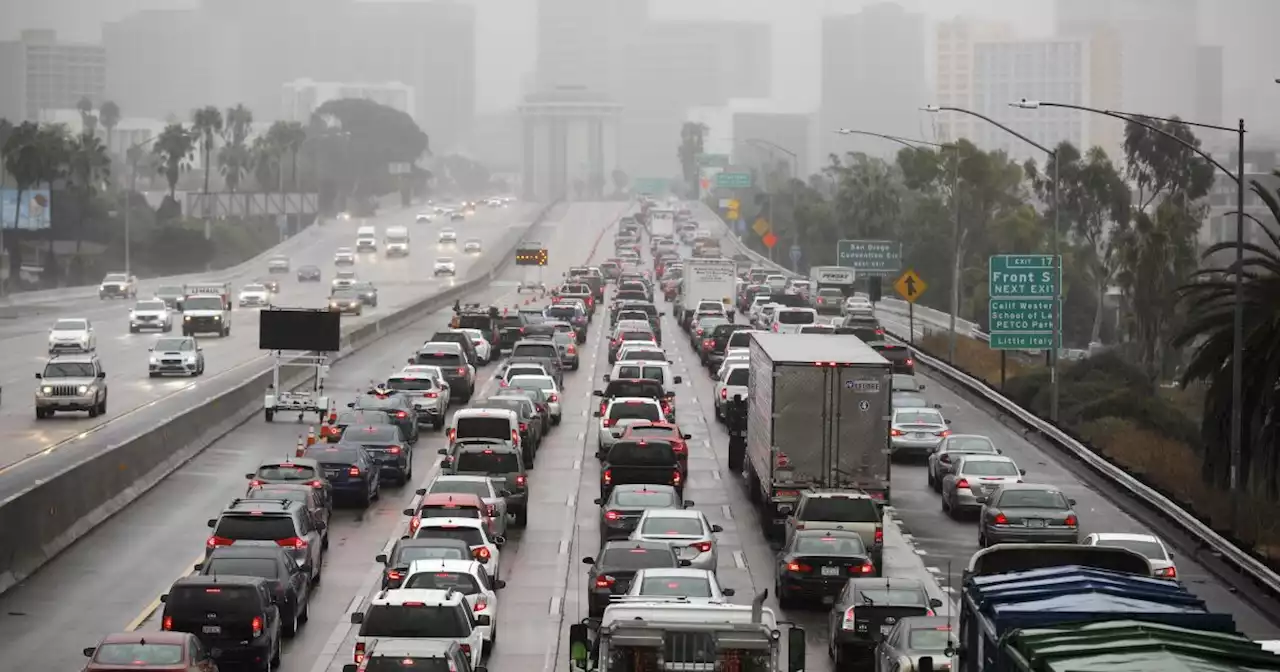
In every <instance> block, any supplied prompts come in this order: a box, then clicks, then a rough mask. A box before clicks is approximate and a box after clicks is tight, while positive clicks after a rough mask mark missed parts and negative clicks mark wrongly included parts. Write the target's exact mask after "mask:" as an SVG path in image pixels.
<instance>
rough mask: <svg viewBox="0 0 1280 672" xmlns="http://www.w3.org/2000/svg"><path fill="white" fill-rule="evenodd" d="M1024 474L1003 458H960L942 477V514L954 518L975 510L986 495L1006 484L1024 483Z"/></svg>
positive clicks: (974, 455) (982, 456) (989, 455)
mask: <svg viewBox="0 0 1280 672" xmlns="http://www.w3.org/2000/svg"><path fill="white" fill-rule="evenodd" d="M1024 473H1025V472H1023V471H1022V470H1021V469H1019V468H1018V465H1017V464H1015V463H1014V461H1013V460H1012V459H1010V458H1008V457H1005V456H1004V455H991V454H973V455H958V456H956V458H955V459H954V461H953V462H952V463H951V465H950V468H949V469H948V470H947V471H946V472H945V473H943V475H942V483H941V486H940V489H939V492H941V493H942V511H943V513H946V514H947V515H949V516H951V517H952V518H959V517H960V516H961V514H964V513H969V512H973V511H976V510H978V509H980V508H982V501H981V498H982V497H983V496H985V495H988V494H990V493H991V492H992V491H993V490H995V489H996V488H998V487H1000V486H1001V485H1004V484H1006V483H1021V482H1022V476H1023V474H1024Z"/></svg>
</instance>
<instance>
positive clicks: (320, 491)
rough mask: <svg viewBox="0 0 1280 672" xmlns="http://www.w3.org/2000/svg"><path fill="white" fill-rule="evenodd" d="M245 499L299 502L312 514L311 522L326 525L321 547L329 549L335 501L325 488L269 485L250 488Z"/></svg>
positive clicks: (323, 530)
mask: <svg viewBox="0 0 1280 672" xmlns="http://www.w3.org/2000/svg"><path fill="white" fill-rule="evenodd" d="M244 496H245V499H288V500H293V501H295V502H298V503H300V504H302V505H303V506H305V507H306V508H307V511H310V512H311V520H312V521H314V522H317V523H324V528H323V529H322V530H321V531H320V537H321V546H322V547H323V548H326V549H327V548H329V520H330V519H331V518H333V500H332V499H328V498H327V497H326V491H325V489H324V488H317V487H314V486H313V485H311V484H310V483H267V484H263V485H259V486H256V487H252V488H249V490H248V491H246V492H245V495H244Z"/></svg>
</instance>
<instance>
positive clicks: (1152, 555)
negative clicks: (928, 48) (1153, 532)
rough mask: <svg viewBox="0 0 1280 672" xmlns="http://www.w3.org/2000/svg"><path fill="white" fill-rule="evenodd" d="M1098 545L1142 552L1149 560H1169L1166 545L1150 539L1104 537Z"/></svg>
mask: <svg viewBox="0 0 1280 672" xmlns="http://www.w3.org/2000/svg"><path fill="white" fill-rule="evenodd" d="M1097 545H1098V546H1106V547H1108V548H1124V549H1128V550H1130V551H1133V552H1134V553H1140V554H1142V555H1143V556H1145V557H1146V558H1147V559H1148V560H1168V559H1169V554H1168V553H1166V552H1165V550H1164V546H1162V545H1160V542H1157V541H1152V540H1150V539H1115V538H1110V539H1107V538H1104V539H1099V540H1098V543H1097Z"/></svg>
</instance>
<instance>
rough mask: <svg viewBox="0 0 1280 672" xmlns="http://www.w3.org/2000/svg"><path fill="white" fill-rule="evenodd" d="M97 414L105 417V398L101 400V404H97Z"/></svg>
mask: <svg viewBox="0 0 1280 672" xmlns="http://www.w3.org/2000/svg"><path fill="white" fill-rule="evenodd" d="M98 413H100V414H102V415H106V414H107V398H106V397H103V398H102V403H101V404H98Z"/></svg>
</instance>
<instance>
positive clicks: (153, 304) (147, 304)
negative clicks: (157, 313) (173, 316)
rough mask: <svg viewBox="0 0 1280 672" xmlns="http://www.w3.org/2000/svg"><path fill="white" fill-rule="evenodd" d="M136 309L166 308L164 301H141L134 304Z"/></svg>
mask: <svg viewBox="0 0 1280 672" xmlns="http://www.w3.org/2000/svg"><path fill="white" fill-rule="evenodd" d="M133 309H134V310H164V301H160V300H155V301H139V302H137V303H135V304H133Z"/></svg>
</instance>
